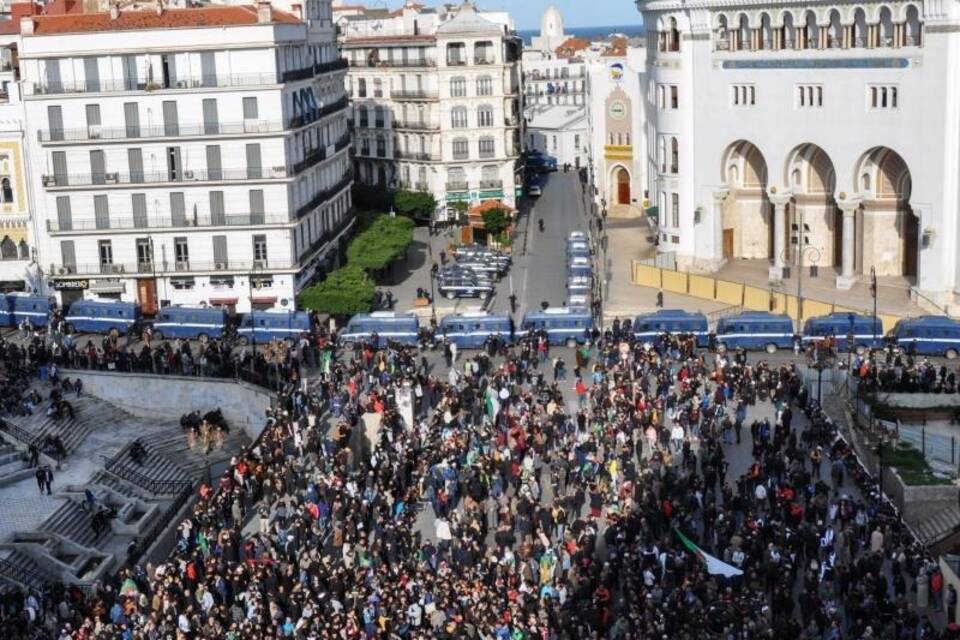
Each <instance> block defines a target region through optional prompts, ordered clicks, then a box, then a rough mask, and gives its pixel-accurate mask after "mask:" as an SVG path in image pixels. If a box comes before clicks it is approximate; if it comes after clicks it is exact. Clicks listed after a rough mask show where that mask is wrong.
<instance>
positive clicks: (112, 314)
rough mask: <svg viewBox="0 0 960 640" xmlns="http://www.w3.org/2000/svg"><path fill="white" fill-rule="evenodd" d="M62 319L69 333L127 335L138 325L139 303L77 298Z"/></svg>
mask: <svg viewBox="0 0 960 640" xmlns="http://www.w3.org/2000/svg"><path fill="white" fill-rule="evenodd" d="M64 321H65V322H66V323H67V331H68V332H70V333H73V332H78V333H106V334H109V335H111V336H113V337H117V336H121V335H127V334H129V333H131V330H133V333H136V330H137V329H138V328H139V327H140V305H138V304H137V303H135V302H122V301H120V300H77V301H76V302H74V303H73V304H71V305H70V308H69V309H68V310H67V315H66V316H65V317H64Z"/></svg>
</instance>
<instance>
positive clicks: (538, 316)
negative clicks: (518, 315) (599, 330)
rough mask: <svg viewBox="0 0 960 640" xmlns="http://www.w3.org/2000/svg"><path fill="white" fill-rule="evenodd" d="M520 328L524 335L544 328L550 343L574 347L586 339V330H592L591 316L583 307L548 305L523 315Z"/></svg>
mask: <svg viewBox="0 0 960 640" xmlns="http://www.w3.org/2000/svg"><path fill="white" fill-rule="evenodd" d="M520 328H521V330H522V331H523V334H524V335H528V334H530V333H533V332H536V331H540V330H544V331H546V332H547V340H548V341H549V342H550V344H552V345H558V344H565V345H567V346H568V347H575V346H576V345H577V344H582V343H584V342H586V341H587V332H588V331H592V330H593V316H592V315H591V314H590V311H588V310H587V309H584V308H577V307H550V308H547V309H545V310H543V311H532V312H530V313H527V314H526V315H524V316H523V322H522V323H521V325H520Z"/></svg>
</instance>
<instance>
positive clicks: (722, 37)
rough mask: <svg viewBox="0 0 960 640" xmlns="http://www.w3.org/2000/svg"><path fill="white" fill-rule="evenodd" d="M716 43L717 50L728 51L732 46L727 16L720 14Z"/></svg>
mask: <svg viewBox="0 0 960 640" xmlns="http://www.w3.org/2000/svg"><path fill="white" fill-rule="evenodd" d="M715 45H716V48H717V51H726V50H727V49H729V48H730V32H729V30H728V28H727V16H720V17H719V18H718V19H717V34H716V40H715Z"/></svg>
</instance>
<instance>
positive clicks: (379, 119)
mask: <svg viewBox="0 0 960 640" xmlns="http://www.w3.org/2000/svg"><path fill="white" fill-rule="evenodd" d="M373 116H374V126H376V127H377V128H379V129H383V127H384V122H385V120H384V118H383V107H380V106H377V107H375V108H374V110H373Z"/></svg>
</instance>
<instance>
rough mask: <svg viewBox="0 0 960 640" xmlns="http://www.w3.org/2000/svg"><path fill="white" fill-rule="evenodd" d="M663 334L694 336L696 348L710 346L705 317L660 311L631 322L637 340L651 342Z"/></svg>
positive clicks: (680, 312) (676, 311)
mask: <svg viewBox="0 0 960 640" xmlns="http://www.w3.org/2000/svg"><path fill="white" fill-rule="evenodd" d="M664 333H683V334H688V335H693V336H696V338H697V346H698V347H707V346H709V344H710V327H709V325H708V324H707V316H705V315H703V314H702V313H696V312H688V311H683V310H681V309H662V310H660V311H657V312H655V313H645V314H642V315H639V316H637V317H636V318H634V320H633V335H634V336H635V337H636V338H637V339H638V340H643V341H646V342H653V341H655V340H657V339H658V338H659V337H660V336H661V335H663V334H664Z"/></svg>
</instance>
